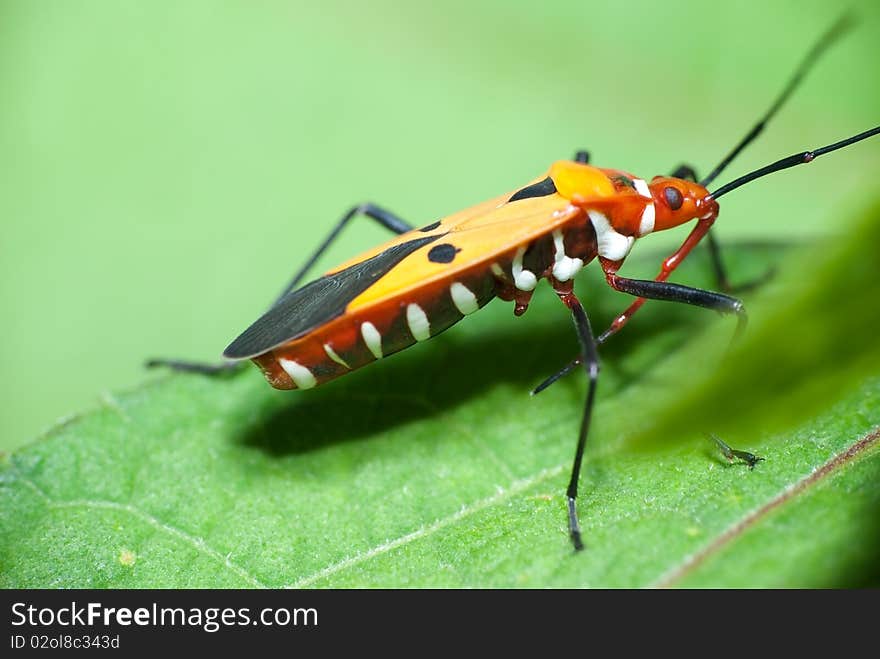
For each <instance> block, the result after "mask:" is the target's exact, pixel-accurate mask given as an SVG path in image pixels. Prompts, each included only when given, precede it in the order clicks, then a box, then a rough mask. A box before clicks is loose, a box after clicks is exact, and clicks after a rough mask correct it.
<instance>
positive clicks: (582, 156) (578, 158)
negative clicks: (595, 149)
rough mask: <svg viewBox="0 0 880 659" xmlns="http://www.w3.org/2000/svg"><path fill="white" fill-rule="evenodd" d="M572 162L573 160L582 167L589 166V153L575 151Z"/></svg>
mask: <svg viewBox="0 0 880 659" xmlns="http://www.w3.org/2000/svg"><path fill="white" fill-rule="evenodd" d="M573 160H574V161H575V162H579V163H581V164H582V165H589V164H590V152H589V151H584V150H581V151H577V152H576V153H575V154H574V159H573Z"/></svg>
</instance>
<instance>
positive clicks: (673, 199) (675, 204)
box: [663, 185, 684, 211]
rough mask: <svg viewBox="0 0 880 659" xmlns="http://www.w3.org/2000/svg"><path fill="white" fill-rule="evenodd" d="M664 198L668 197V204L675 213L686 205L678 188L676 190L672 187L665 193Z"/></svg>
mask: <svg viewBox="0 0 880 659" xmlns="http://www.w3.org/2000/svg"><path fill="white" fill-rule="evenodd" d="M663 196H664V197H666V203H667V204H668V205H669V208H671V209H672V210H674V211H677V210H678V209H679V208H681V205H682V204H683V203H684V198H683V197H682V196H681V192H679V191H678V188H674V187H672V186H671V185H670V186H669V187H668V188H666V189H665V190H664V191H663Z"/></svg>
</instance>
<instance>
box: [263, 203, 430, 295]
mask: <svg viewBox="0 0 880 659" xmlns="http://www.w3.org/2000/svg"><path fill="white" fill-rule="evenodd" d="M358 215H366V216H367V217H369V218H370V219H372V220H375V221H376V222H378V223H379V224H381V225H382V226H383V227H385V228H386V229H388V230H389V231H392V232H394V233H396V234H401V233H406V232H407V231H412V230H413V228H414V227H413V226H412V225H411V224H410V223H409V222H407V221H406V220H403V219H401V218H399V217H397V215H395V214H394V213H392V212H391V211H387V210H385V209H384V208H380V207H379V206H376V205H374V204H370V203H366V204H360V205H358V206H354V207H352V208H350V209H349V210H348V212H347V213H346V214H345V215H343V216H342V218H340V220H339V221H338V222H337V223H336V226H335V227H333V229H331V230H330V233H329V234H328V235H327V237H326V238H325V239H324V242H322V243H321V244H320V245H319V246H318V249H316V250H315V252H314V253H313V254H312V255H311V256H310V257H309V258H308V260H307V261H306V262H305V263H304V264H303V266H302V267H301V268H300V269H299V270H298V271H297V273H296V274H295V275H294V276H293V279H291V280H290V282H289V283H288V284H287V286H285V288H284V290H283V291H282V293H281V295H279V296H278V298H277V299H276V300H275V302H274V303H273V304H272V306H273V307H274V306H275V305H276V304H278V302H279V301H280V300H281V298H283V297H284V296H285V295H287V294H288V293H289V292H290V291H292V290H293V289H295V288H296V287H297V285H298V284H299V283H300V281H302V279H303V277H305V276H306V273H308V271H309V270H310V269H311V268H312V266H313V265H315V262H317V260H318V259H319V258H321V255H322V254H324V252H326V251H327V249H328V248H329V247H330V245H331V244H333V241H334V240H336V238H337V237H338V236H339V234H340V233H341V232H342V230H343V229H344V228H345V225H346V224H348V223H349V221H350V220H351V219H352V218H353V217H356V216H358Z"/></svg>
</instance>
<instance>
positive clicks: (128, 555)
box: [119, 548, 137, 567]
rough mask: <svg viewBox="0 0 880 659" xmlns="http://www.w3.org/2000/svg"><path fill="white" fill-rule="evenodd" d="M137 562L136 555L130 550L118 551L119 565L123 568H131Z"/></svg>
mask: <svg viewBox="0 0 880 659" xmlns="http://www.w3.org/2000/svg"><path fill="white" fill-rule="evenodd" d="M136 560H137V554H135V553H134V552H133V551H132V550H131V549H125V548H123V549H121V550H120V551H119V563H120V564H121V565H124V566H125V567H131V566H132V565H134V563H135V561H136Z"/></svg>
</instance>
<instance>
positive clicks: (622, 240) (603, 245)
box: [587, 210, 636, 261]
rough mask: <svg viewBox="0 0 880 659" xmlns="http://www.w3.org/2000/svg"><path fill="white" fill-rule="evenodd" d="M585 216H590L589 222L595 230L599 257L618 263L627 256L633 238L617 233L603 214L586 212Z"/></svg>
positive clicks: (592, 211)
mask: <svg viewBox="0 0 880 659" xmlns="http://www.w3.org/2000/svg"><path fill="white" fill-rule="evenodd" d="M587 215H589V216H590V222H592V223H593V228H594V229H595V230H596V246H597V248H598V249H597V252H598V253H599V256H601V257H603V258H606V259H610V260H612V261H619V260H620V259H622V258H624V257H625V256H626V255H627V254H629V251H630V250H631V249H632V246H633V243H634V242H635V240H636V239H635V238H633V237H632V236H624V235H623V234H620V233H617V231H615V230H614V227H612V226H611V223H610V222H609V221H608V218H607V217H605V215H604V213H600V212H599V211H595V210H591V211H587Z"/></svg>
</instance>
